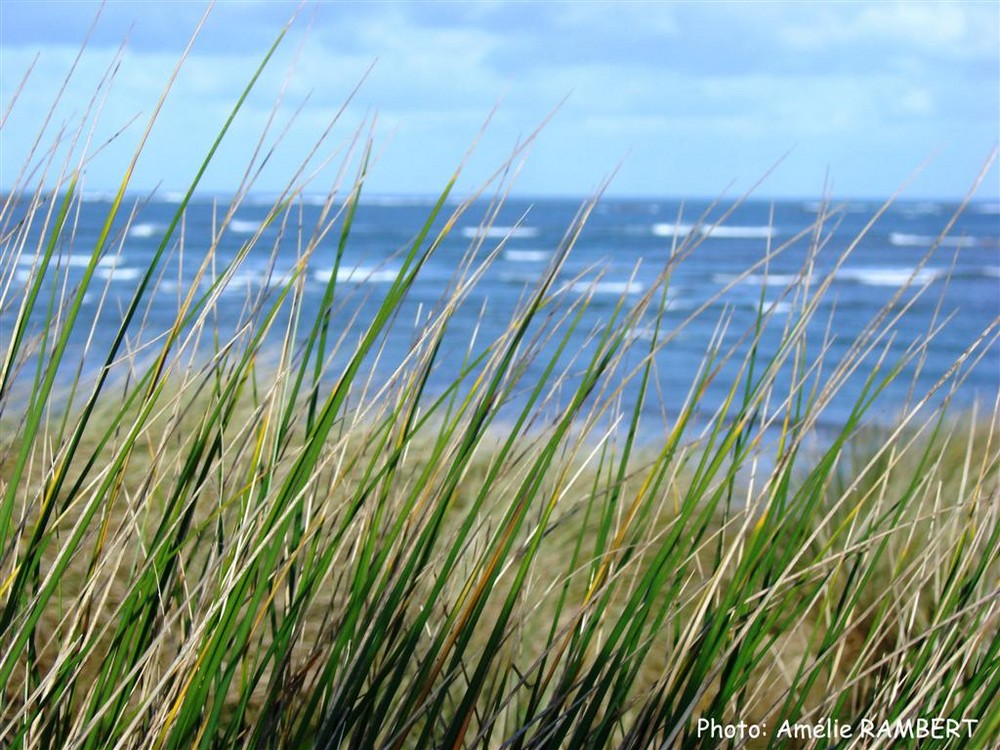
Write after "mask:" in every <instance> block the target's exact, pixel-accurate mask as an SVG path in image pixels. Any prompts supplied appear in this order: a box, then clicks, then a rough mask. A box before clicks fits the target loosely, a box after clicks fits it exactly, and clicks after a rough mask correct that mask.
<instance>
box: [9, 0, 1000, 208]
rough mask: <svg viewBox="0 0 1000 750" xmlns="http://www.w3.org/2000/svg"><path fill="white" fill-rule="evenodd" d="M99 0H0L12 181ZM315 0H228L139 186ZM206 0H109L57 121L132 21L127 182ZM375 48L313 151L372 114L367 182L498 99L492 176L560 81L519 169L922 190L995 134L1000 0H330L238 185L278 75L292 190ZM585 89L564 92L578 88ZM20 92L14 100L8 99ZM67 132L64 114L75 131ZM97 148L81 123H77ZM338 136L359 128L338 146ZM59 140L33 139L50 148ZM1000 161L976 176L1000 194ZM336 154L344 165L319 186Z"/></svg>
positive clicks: (679, 182)
mask: <svg viewBox="0 0 1000 750" xmlns="http://www.w3.org/2000/svg"><path fill="white" fill-rule="evenodd" d="M99 7H100V3H99V2H90V0H63V1H62V2H51V1H48V0H3V1H2V3H0V14H2V15H0V44H2V47H0V85H2V110H3V112H6V111H7V108H8V105H9V104H10V102H11V100H12V98H13V97H14V93H15V91H16V90H17V87H18V84H19V82H20V81H21V79H22V77H23V76H24V74H25V71H27V70H28V68H29V66H31V64H32V61H33V60H34V59H35V58H36V55H37V56H38V57H37V62H35V63H34V68H33V70H32V72H31V75H30V77H29V78H28V81H27V84H26V86H25V87H24V89H23V90H21V92H20V93H19V95H18V96H17V99H16V101H15V105H14V107H13V109H12V111H11V113H10V115H9V117H8V119H7V121H6V122H5V123H4V127H3V130H2V132H0V187H3V188H10V187H11V185H13V184H14V182H15V180H16V179H17V177H18V174H19V172H20V170H21V167H22V164H23V162H24V158H25V155H27V154H29V153H30V152H31V147H32V143H33V142H34V140H35V138H36V137H37V135H38V133H39V131H40V130H41V129H42V123H43V122H44V119H45V116H46V114H47V113H48V111H49V108H50V106H51V103H52V101H53V98H54V97H55V94H56V92H57V91H58V90H59V88H60V86H61V85H62V82H63V80H64V78H65V76H66V73H67V71H68V70H69V67H70V65H71V64H72V61H73V59H74V57H75V56H76V54H77V51H78V49H79V46H80V43H81V41H82V40H83V38H84V36H85V34H86V32H87V29H88V28H89V26H90V24H91V21H92V20H93V18H94V15H95V13H96V12H97V10H98V8H99ZM297 7H298V3H290V2H278V1H275V0H269V1H267V2H264V1H260V0H229V1H223V2H218V3H217V4H216V6H215V7H214V8H213V10H212V12H211V14H210V16H209V19H208V21H207V22H206V25H205V27H204V29H203V31H202V33H201V35H200V36H199V37H198V39H197V40H196V41H195V44H194V48H193V51H192V53H191V55H190V57H189V58H188V60H187V62H186V63H185V66H184V68H183V69H182V71H181V73H180V75H179V78H178V80H177V83H176V84H175V87H174V89H173V91H172V92H171V95H170V97H169V99H168V101H167V104H166V105H165V107H164V109H163V111H162V113H161V115H160V118H159V120H158V121H157V124H156V126H155V128H154V130H153V133H152V135H151V137H150V140H149V142H148V145H147V148H146V150H145V151H144V154H143V156H142V158H141V160H140V162H139V165H138V168H137V171H136V173H135V176H134V178H133V183H132V184H133V186H134V187H135V188H139V189H148V188H151V187H153V186H155V185H161V186H162V188H163V189H165V190H179V189H182V188H183V187H185V186H186V185H187V184H188V182H189V180H190V179H191V178H192V176H193V174H194V172H195V170H196V168H197V164H198V163H199V161H200V159H201V156H202V155H203V154H204V153H205V152H206V151H207V149H208V147H209V144H210V142H211V140H212V138H213V136H214V134H215V132H217V129H218V128H219V126H220V125H221V124H222V122H223V121H224V119H225V117H226V114H227V113H228V111H229V108H230V107H231V106H232V103H233V102H234V101H235V100H236V98H237V96H238V95H239V92H240V91H241V89H242V87H243V85H244V84H245V82H246V81H247V79H248V78H249V76H250V74H251V73H252V71H253V69H254V68H255V66H256V64H257V61H258V60H259V59H260V58H261V56H262V55H263V53H264V52H265V51H266V49H267V47H268V46H269V44H270V42H271V41H272V40H273V39H274V37H275V35H276V34H277V33H278V31H279V30H280V28H281V26H282V25H283V24H284V23H285V21H286V20H287V19H288V18H289V16H290V15H292V13H293V12H295V10H296V8H297ZM205 8H206V4H205V3H203V2H183V1H182V2H172V3H166V2H153V1H151V0H147V1H145V2H144V1H142V0H122V1H119V2H108V3H107V5H106V6H105V8H104V10H103V13H102V15H101V17H100V19H99V20H98V22H97V26H96V28H95V30H94V32H93V35H92V37H91V38H90V41H89V43H88V45H87V49H86V51H85V52H84V55H83V58H82V60H81V62H80V64H79V65H78V67H77V69H76V71H75V73H74V75H73V77H72V79H71V80H70V83H69V85H68V86H67V89H66V91H65V93H64V94H63V98H62V100H61V101H60V105H59V107H58V109H57V110H56V112H55V114H54V116H53V118H52V119H51V121H50V123H49V125H48V128H47V130H45V133H46V137H47V140H45V141H44V143H46V144H48V143H50V142H52V140H53V139H54V138H55V137H56V136H57V134H58V132H59V131H58V129H59V128H60V127H61V126H64V125H65V126H66V127H68V128H70V129H72V128H73V127H74V126H78V124H79V120H80V118H81V116H82V115H83V114H84V113H85V112H86V111H87V107H88V103H89V102H90V101H91V98H92V97H93V92H94V90H95V88H96V86H97V83H98V82H99V81H100V80H101V77H102V76H103V75H104V74H105V72H106V70H107V69H108V67H109V65H111V64H112V62H113V61H114V59H115V55H116V54H117V52H118V49H119V45H120V44H121V42H122V40H123V39H124V38H125V37H126V36H127V37H128V41H127V47H126V50H125V52H124V53H123V57H122V59H121V65H120V66H119V67H118V69H117V71H116V73H115V77H114V80H113V83H112V85H111V87H110V90H109V93H108V95H107V96H106V97H102V98H100V99H99V100H98V102H99V104H100V117H99V119H98V122H97V125H96V126H95V127H94V128H92V129H91V128H90V126H89V125H88V126H87V128H85V129H84V131H82V132H83V138H84V139H86V138H87V137H89V138H90V139H91V140H90V143H91V148H93V147H94V146H96V145H97V144H102V143H103V142H104V141H106V140H107V139H108V138H109V137H110V136H111V135H112V134H114V133H117V132H118V131H119V130H120V129H121V128H122V126H124V125H126V124H127V123H129V122H130V121H132V120H133V118H134V117H135V116H136V115H139V118H138V119H135V120H134V121H133V122H132V123H131V125H129V126H128V127H127V128H126V129H125V130H124V132H122V133H121V134H120V135H119V136H117V138H115V140H114V141H112V143H111V144H110V145H109V146H107V147H105V148H104V149H103V150H101V151H100V152H99V153H98V154H97V155H96V156H95V157H94V158H93V159H92V160H90V161H89V162H88V164H87V167H86V176H85V186H86V188H87V189H90V190H103V189H108V188H111V187H114V186H116V185H117V182H118V180H119V179H120V176H121V173H122V170H123V167H124V165H125V164H126V163H127V160H128V157H129V155H130V153H131V150H132V149H133V148H134V146H135V144H136V143H137V142H138V139H139V137H140V135H141V133H142V130H143V128H144V126H145V122H146V118H148V116H149V114H150V113H151V112H152V111H153V108H154V106H155V104H156V100H157V98H158V95H159V93H160V91H161V90H162V87H163V85H164V83H165V82H166V81H167V79H168V77H169V75H170V72H171V70H172V69H173V66H174V64H175V63H176V60H177V58H178V55H179V53H180V52H181V50H182V49H183V48H184V46H185V45H186V43H187V41H188V38H189V36H190V33H191V31H192V30H193V29H194V27H195V25H196V24H197V22H198V20H199V18H200V17H201V15H202V14H203V12H204V10H205ZM373 63H374V67H372V69H371V72H370V74H368V76H367V78H365V80H364V82H363V84H362V86H361V88H360V90H359V91H358V93H357V94H356V96H355V97H354V98H353V99H352V100H351V102H350V104H349V105H348V107H347V108H346V110H345V111H344V113H343V115H342V116H341V118H340V119H339V120H338V122H337V125H336V126H335V128H334V129H333V131H332V132H331V134H330V136H329V138H328V139H327V141H325V142H324V145H323V148H322V149H321V151H320V152H319V154H318V158H320V159H322V158H325V157H326V156H327V155H332V156H333V158H334V162H333V163H334V164H336V163H338V161H337V160H338V159H339V156H338V154H339V153H341V152H342V149H343V148H345V147H346V145H347V144H348V143H349V141H350V139H351V137H352V135H353V134H354V132H355V130H356V129H357V128H358V127H359V125H361V123H363V122H370V121H371V120H372V118H374V119H375V127H374V133H375V149H376V154H377V162H376V164H375V166H374V168H373V170H372V177H371V182H370V189H371V190H372V191H373V192H382V193H418V194H428V193H433V192H435V191H437V190H439V189H440V188H441V187H442V186H443V183H444V181H445V180H446V179H447V178H448V176H449V175H450V174H451V173H452V171H453V170H454V168H455V167H456V165H457V164H458V163H459V162H460V161H461V159H462V157H463V155H464V154H465V152H466V151H467V149H468V147H469V145H470V144H471V143H472V142H473V140H474V139H475V138H476V137H477V134H479V132H480V130H481V128H482V125H483V123H484V122H485V121H486V118H487V116H488V115H489V114H490V112H491V111H492V110H493V109H494V107H497V111H496V113H495V115H494V116H493V118H492V119H491V121H490V123H489V126H488V127H487V129H486V130H485V132H484V133H483V135H482V137H481V139H480V141H479V143H478V146H477V148H476V150H475V151H474V153H473V156H472V157H471V159H470V161H469V162H468V165H467V170H466V172H465V177H464V179H465V182H464V183H463V184H464V185H465V186H467V187H471V186H472V185H473V184H475V183H476V182H477V181H478V180H481V179H483V178H485V177H486V176H488V175H489V174H490V173H491V172H492V170H493V169H495V168H496V167H497V166H498V165H500V164H501V163H502V162H503V161H504V159H505V158H506V156H507V155H508V154H509V153H510V151H511V149H513V148H514V147H515V146H516V145H517V144H518V143H519V142H520V141H521V140H522V139H523V138H524V137H525V136H526V135H528V134H529V133H531V132H532V131H533V130H534V129H535V128H536V126H537V125H538V124H539V123H540V122H541V121H542V120H543V119H544V118H545V116H546V115H547V114H548V113H549V112H550V111H552V110H553V108H555V107H556V106H557V105H558V104H559V103H560V102H562V101H563V100H564V99H565V102H564V103H563V104H562V106H561V107H560V108H559V109H558V111H557V112H556V113H555V116H554V118H553V119H552V120H551V121H550V122H549V123H548V124H547V126H546V127H545V128H544V130H543V131H542V133H541V134H540V136H539V137H538V139H537V141H536V142H535V143H534V144H533V146H532V148H531V150H530V153H528V154H527V157H526V159H524V162H523V165H522V164H520V163H519V170H520V171H519V173H518V176H517V179H516V182H515V191H516V192H518V193H521V194H526V195H581V194H587V193H589V192H591V191H592V190H593V189H594V188H595V187H597V186H598V185H599V184H600V183H601V182H602V180H603V179H604V178H605V177H606V176H607V175H608V174H609V173H611V172H612V171H614V170H615V169H616V168H618V171H617V173H616V175H615V177H614V180H613V182H612V185H611V188H610V191H609V192H610V193H611V194H614V195H635V196H709V197H711V196H717V195H720V194H722V193H724V192H726V193H728V194H733V193H734V192H741V191H742V190H745V189H747V188H749V187H750V186H751V185H753V184H754V183H755V182H756V181H757V180H758V179H759V178H760V177H761V176H763V175H764V173H765V172H767V170H768V169H769V168H770V167H771V166H773V165H774V164H775V163H776V162H778V161H779V160H780V159H782V157H783V156H784V159H783V161H781V163H780V164H779V165H778V166H777V168H776V169H775V170H774V172H773V173H771V174H770V175H769V176H768V177H767V178H766V180H765V181H764V183H763V184H762V185H761V187H760V188H759V189H758V190H757V194H758V195H761V196H779V197H781V196H789V197H791V196H803V197H816V196H818V195H820V194H821V193H822V191H823V188H824V182H825V181H826V180H827V179H828V180H829V185H830V190H831V191H832V193H833V195H834V196H835V197H845V198H846V197H870V196H871V197H875V196H885V195H887V194H889V193H891V192H892V191H894V190H895V189H896V188H897V187H899V186H900V185H901V184H902V183H904V182H905V181H906V180H907V179H908V178H909V177H910V176H911V175H912V173H913V172H914V171H915V170H917V169H918V168H919V167H920V166H921V165H922V164H924V163H925V162H926V161H927V160H928V159H930V162H929V163H928V164H927V165H926V166H924V167H923V170H922V171H921V172H920V174H919V175H918V176H917V177H915V178H914V180H913V182H912V185H911V186H910V187H909V189H908V191H907V193H906V195H910V196H913V197H933V198H958V197H961V196H962V195H963V194H964V193H965V192H966V190H967V189H968V188H969V186H970V185H971V183H972V182H973V180H974V179H975V177H976V175H977V173H978V172H979V170H980V168H981V166H982V165H983V163H984V162H985V161H986V159H987V157H988V156H989V154H990V152H991V151H992V150H993V148H994V147H995V146H996V144H997V142H998V140H1000V94H998V92H1000V2H996V0H987V1H985V2H888V1H886V2H879V1H877V0H875V1H871V2H818V1H817V2H774V3H757V2H733V3H723V2H714V3H713V2H693V3H687V2H623V1H618V2H599V1H597V0H591V1H590V2H585V1H577V2H530V3H529V2H511V1H509V0H492V1H490V2H468V3H458V2H366V3H352V2H313V3H307V4H306V5H305V6H304V8H303V9H302V10H301V11H300V12H299V13H298V16H297V18H296V19H295V21H294V23H293V24H292V28H291V30H290V33H289V36H288V37H287V38H286V40H285V41H284V43H283V44H282V46H281V49H280V51H279V53H278V55H277V57H276V58H275V60H274V61H273V63H272V65H271V66H270V67H269V68H268V69H267V71H266V72H265V74H264V76H263V78H262V79H261V81H260V82H259V85H258V87H257V89H256V90H255V92H254V94H253V96H252V97H251V98H250V100H249V101H248V103H247V106H246V108H245V110H244V111H243V112H242V114H241V116H240V119H239V120H238V121H237V122H236V123H235V125H234V128H233V131H232V133H231V137H230V138H229V139H228V141H227V143H226V145H225V147H224V148H223V149H222V151H221V152H220V153H219V155H218V158H217V162H216V163H215V164H214V165H213V167H212V169H211V170H210V171H209V172H208V174H207V175H206V177H205V182H204V183H203V184H204V187H205V188H206V189H208V190H212V191H221V192H224V191H228V190H232V189H233V188H234V187H235V186H236V184H237V183H238V181H239V179H240V177H242V175H243V173H244V171H245V168H246V164H247V160H248V157H249V155H250V154H251V153H252V151H253V149H254V146H255V144H256V142H257V139H258V137H259V134H260V132H261V130H262V128H263V127H264V124H265V123H266V122H267V120H268V117H269V116H270V113H271V111H272V107H273V104H274V102H275V101H276V100H277V99H278V98H279V96H280V97H281V105H280V107H279V108H278V112H277V117H276V120H275V122H274V124H273V125H272V126H271V129H270V131H269V135H268V139H269V140H268V143H270V142H271V140H273V138H274V137H275V136H276V135H277V134H278V133H279V132H280V131H281V130H282V129H283V128H284V126H285V124H286V123H287V122H288V121H289V119H290V118H292V116H293V114H294V113H295V112H296V111H297V110H299V107H300V105H302V104H303V102H305V104H304V106H302V108H301V110H299V112H298V114H297V115H295V117H294V121H293V122H292V124H291V127H290V129H289V131H288V135H287V136H285V139H284V140H283V141H282V142H281V143H280V144H279V146H278V148H277V149H276V150H275V152H274V156H273V157H272V158H271V160H270V161H269V162H268V164H267V165H266V168H265V170H264V171H263V172H262V174H261V176H260V178H259V180H258V182H257V188H258V189H261V190H278V189H280V188H281V187H283V185H284V184H285V182H286V181H287V180H288V178H289V177H290V175H291V174H293V173H294V170H295V166H296V165H297V163H298V161H299V160H300V159H301V158H302V156H303V155H304V154H306V153H307V152H308V150H309V147H310V146H311V144H313V143H314V142H315V141H316V139H317V138H318V137H319V135H320V134H321V133H322V132H323V130H324V129H325V128H326V126H327V124H328V123H329V121H330V120H331V118H333V117H334V115H335V114H336V113H337V112H338V110H340V108H341V107H342V105H343V104H344V101H345V99H346V98H347V97H348V95H349V94H350V92H351V91H352V90H353V89H354V88H355V86H356V85H357V83H358V82H359V81H360V80H361V79H362V77H363V76H364V75H365V71H366V70H368V69H369V67H370V66H372V64H373ZM567 97H568V98H567ZM0 116H2V115H0ZM67 132H69V131H67ZM78 149H79V146H78ZM338 149H340V150H338ZM39 154H40V152H37V151H36V156H35V161H36V162H37V161H38V159H39ZM997 175H998V171H997V170H996V169H994V170H993V171H992V172H991V173H990V175H989V176H988V177H987V180H986V182H985V183H984V185H983V188H982V190H981V191H980V195H981V196H982V197H983V198H985V199H988V200H997V199H998V197H1000V178H998V176H997ZM334 178H335V176H334V174H333V172H332V170H330V169H328V170H326V171H325V172H324V173H322V174H321V175H320V176H319V178H318V179H317V181H316V182H315V183H314V186H315V188H316V189H317V190H319V191H322V190H324V189H325V188H326V187H328V186H329V185H330V184H331V183H332V181H333V180H334Z"/></svg>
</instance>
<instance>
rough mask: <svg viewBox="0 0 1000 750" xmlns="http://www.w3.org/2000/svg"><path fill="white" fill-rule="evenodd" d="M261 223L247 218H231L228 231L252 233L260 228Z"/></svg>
mask: <svg viewBox="0 0 1000 750" xmlns="http://www.w3.org/2000/svg"><path fill="white" fill-rule="evenodd" d="M261 223H262V222H259V221H252V220H249V219H233V220H232V221H230V222H229V231H230V232H235V233H236V234H253V233H254V232H256V231H257V230H258V229H260V226H261Z"/></svg>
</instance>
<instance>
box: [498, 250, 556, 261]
mask: <svg viewBox="0 0 1000 750" xmlns="http://www.w3.org/2000/svg"><path fill="white" fill-rule="evenodd" d="M503 257H504V258H505V259H507V260H509V261H511V262H512V263H544V262H545V261H547V260H548V259H549V254H548V253H547V252H546V251H545V250H505V251H504V254H503Z"/></svg>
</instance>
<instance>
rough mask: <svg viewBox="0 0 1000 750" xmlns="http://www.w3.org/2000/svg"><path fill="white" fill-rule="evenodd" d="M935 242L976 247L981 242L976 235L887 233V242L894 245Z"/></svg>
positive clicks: (952, 245)
mask: <svg viewBox="0 0 1000 750" xmlns="http://www.w3.org/2000/svg"><path fill="white" fill-rule="evenodd" d="M935 243H937V244H938V245H939V246H940V247H976V246H977V245H979V244H981V242H980V240H979V239H978V238H976V237H938V236H936V235H932V234H906V233H904V232H890V233H889V244H890V245H894V246H895V247H930V246H931V245H933V244H935Z"/></svg>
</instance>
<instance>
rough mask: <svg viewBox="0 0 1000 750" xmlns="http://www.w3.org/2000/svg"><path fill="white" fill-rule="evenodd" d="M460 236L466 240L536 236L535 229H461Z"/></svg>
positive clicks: (536, 231)
mask: <svg viewBox="0 0 1000 750" xmlns="http://www.w3.org/2000/svg"><path fill="white" fill-rule="evenodd" d="M462 236H463V237H467V238H470V239H471V238H473V237H485V238H486V239H506V238H508V237H509V238H510V239H530V238H532V237H537V236H538V229H537V228H536V227H506V226H492V227H463V228H462Z"/></svg>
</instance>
